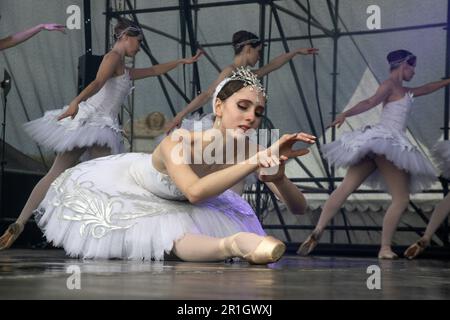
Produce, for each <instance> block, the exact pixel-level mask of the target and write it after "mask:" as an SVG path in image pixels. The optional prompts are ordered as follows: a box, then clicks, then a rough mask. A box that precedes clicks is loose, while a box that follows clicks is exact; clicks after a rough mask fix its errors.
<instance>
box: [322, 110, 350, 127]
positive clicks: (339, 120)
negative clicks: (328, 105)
mask: <svg viewBox="0 0 450 320" xmlns="http://www.w3.org/2000/svg"><path fill="white" fill-rule="evenodd" d="M345 119H346V116H345V115H344V114H343V113H341V114H338V115H337V116H336V119H335V120H334V121H333V122H332V123H331V124H330V125H329V126H328V127H327V129H328V128H331V127H334V126H337V127H338V128H340V127H341V126H342V124H343V123H344V122H345Z"/></svg>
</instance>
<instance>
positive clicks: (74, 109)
mask: <svg viewBox="0 0 450 320" xmlns="http://www.w3.org/2000/svg"><path fill="white" fill-rule="evenodd" d="M77 113H78V104H72V103H71V104H70V105H69V107H68V108H67V109H66V111H64V112H63V113H62V114H61V115H60V116H59V117H58V121H59V120H62V119H64V118H67V117H71V118H72V119H73V118H75V116H76V115H77Z"/></svg>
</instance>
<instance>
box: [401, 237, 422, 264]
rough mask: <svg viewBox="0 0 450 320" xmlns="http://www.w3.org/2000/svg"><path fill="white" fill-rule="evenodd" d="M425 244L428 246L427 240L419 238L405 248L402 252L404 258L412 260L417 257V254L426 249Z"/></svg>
mask: <svg viewBox="0 0 450 320" xmlns="http://www.w3.org/2000/svg"><path fill="white" fill-rule="evenodd" d="M427 246H428V241H426V240H424V239H420V240H419V241H417V242H416V243H414V244H412V245H410V246H409V247H408V249H406V250H405V253H403V255H404V256H405V258H408V259H409V260H412V259H414V258H415V257H417V256H418V255H419V254H421V253H422V252H423V251H424V250H425V249H426V247H427Z"/></svg>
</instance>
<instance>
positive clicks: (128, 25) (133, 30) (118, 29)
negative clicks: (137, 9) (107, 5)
mask: <svg viewBox="0 0 450 320" xmlns="http://www.w3.org/2000/svg"><path fill="white" fill-rule="evenodd" d="M124 31H125V34H126V35H128V36H130V37H138V36H140V35H142V29H141V28H140V27H139V25H138V24H136V23H135V22H134V21H131V20H128V19H125V18H118V19H117V24H116V25H115V27H114V40H116V41H117V40H118V39H119V38H120V37H121V36H122V35H123V34H122V33H123V32H124Z"/></svg>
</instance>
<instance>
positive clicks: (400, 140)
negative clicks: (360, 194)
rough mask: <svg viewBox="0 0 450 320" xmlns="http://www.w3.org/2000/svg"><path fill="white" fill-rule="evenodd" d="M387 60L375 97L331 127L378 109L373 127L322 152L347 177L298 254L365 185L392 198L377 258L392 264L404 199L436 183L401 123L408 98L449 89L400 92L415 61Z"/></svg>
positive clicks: (396, 55)
mask: <svg viewBox="0 0 450 320" xmlns="http://www.w3.org/2000/svg"><path fill="white" fill-rule="evenodd" d="M387 60H388V62H389V65H390V70H391V73H390V77H389V78H388V79H387V80H386V81H384V82H383V83H382V84H381V85H380V87H379V88H378V90H377V91H376V93H375V95H374V96H372V97H371V98H369V99H366V100H363V101H361V102H359V103H358V104H357V105H355V106H354V107H353V108H351V109H349V110H348V111H345V112H343V113H341V114H339V115H338V116H337V117H336V120H335V121H334V122H333V123H332V124H331V125H332V126H336V125H337V126H338V128H339V127H340V126H341V125H342V123H344V121H345V119H346V118H347V117H350V116H354V115H357V114H360V113H362V112H365V111H367V110H369V109H371V108H373V107H375V106H377V105H378V104H379V103H381V102H382V103H383V110H382V113H381V117H380V121H379V123H378V124H377V125H374V126H366V127H364V128H362V129H360V130H355V131H353V132H348V133H344V134H343V135H342V136H341V138H340V139H339V140H337V141H334V142H331V143H329V144H326V145H324V146H323V148H322V152H323V155H324V157H325V158H326V159H327V160H328V161H329V163H330V164H333V165H335V166H338V167H348V171H347V174H346V175H345V178H344V180H343V182H342V183H341V184H340V185H339V187H338V188H337V189H336V190H335V191H334V192H333V193H332V194H331V195H330V197H329V199H328V200H327V201H326V203H325V205H324V207H323V210H322V213H321V215H320V218H319V222H318V223H317V225H316V228H315V229H314V231H313V233H312V234H311V235H310V236H309V237H308V238H307V239H306V240H305V242H303V244H302V245H301V246H300V248H299V250H298V253H299V254H302V255H307V254H309V253H310V252H311V251H312V250H313V249H314V247H315V246H316V245H317V242H318V240H319V238H320V236H321V235H322V233H323V231H324V229H325V227H326V226H327V224H328V223H329V221H330V220H331V219H332V218H333V217H334V216H335V215H336V212H337V211H338V209H339V208H340V207H341V206H342V204H343V203H344V201H345V200H346V199H347V197H348V196H349V195H350V194H351V193H352V192H353V191H354V190H355V189H356V188H358V187H359V186H360V185H361V184H362V183H365V184H367V185H369V186H371V187H374V188H383V189H387V191H388V192H389V193H390V195H391V196H392V202H391V204H390V206H389V208H388V209H387V211H386V214H385V216H384V219H383V227H382V239H381V248H380V251H379V254H378V257H379V258H385V259H394V258H396V257H397V255H396V254H395V253H394V252H393V251H392V249H391V240H392V236H393V234H394V232H395V230H396V228H397V224H398V222H399V220H400V217H401V215H402V213H403V212H404V211H405V210H406V208H407V206H408V203H409V194H410V193H414V192H417V191H419V190H423V189H426V188H427V187H429V186H430V185H431V184H432V182H433V181H435V180H436V176H437V173H436V172H435V169H434V168H433V166H432V164H431V163H430V162H429V161H428V159H427V158H425V157H424V156H423V155H422V154H421V153H420V152H419V150H418V149H417V148H416V147H415V146H413V145H412V144H411V143H410V141H409V140H408V139H407V137H406V134H405V131H406V122H407V117H408V114H409V113H410V111H411V104H412V101H413V97H418V96H422V95H426V94H429V93H431V92H434V91H436V90H438V89H440V88H443V87H444V86H446V85H448V84H450V80H449V79H447V80H442V81H437V82H433V83H428V84H426V85H423V86H420V87H417V88H408V87H404V86H403V81H410V80H411V79H412V77H413V76H414V69H415V66H416V56H414V55H413V54H412V53H411V52H409V51H406V50H397V51H393V52H391V53H389V54H388V56H387Z"/></svg>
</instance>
